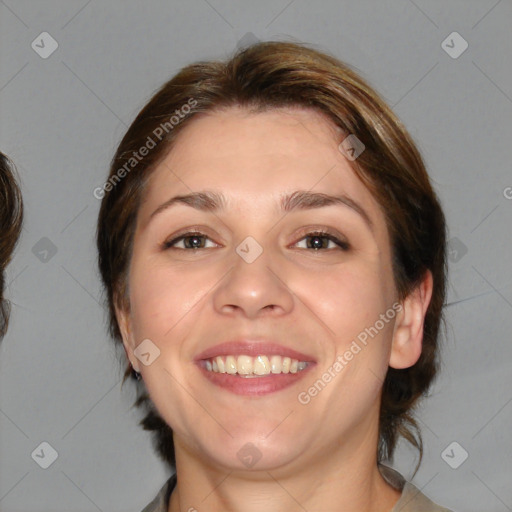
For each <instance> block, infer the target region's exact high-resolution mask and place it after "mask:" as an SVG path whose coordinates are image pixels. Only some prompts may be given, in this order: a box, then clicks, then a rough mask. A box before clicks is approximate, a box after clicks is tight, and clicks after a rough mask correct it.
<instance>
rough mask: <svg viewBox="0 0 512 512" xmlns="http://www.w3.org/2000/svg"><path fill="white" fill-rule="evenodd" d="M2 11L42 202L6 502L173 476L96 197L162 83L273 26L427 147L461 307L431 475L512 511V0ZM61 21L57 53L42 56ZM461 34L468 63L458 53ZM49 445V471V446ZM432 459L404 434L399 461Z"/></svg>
mask: <svg viewBox="0 0 512 512" xmlns="http://www.w3.org/2000/svg"><path fill="white" fill-rule="evenodd" d="M0 17H1V31H0V34H1V39H2V46H1V75H0V101H1V109H2V110H1V146H0V147H1V149H2V150H3V151H4V152H5V153H7V154H8V155H9V156H10V157H11V158H12V159H13V160H14V162H15V163H16V165H17V168H18V171H19V174H20V176H21V182H22V188H23V194H24V198H25V204H26V222H25V225H24V229H23V236H22V239H21V242H20V245H19V246H18V249H17V251H16V256H15V259H14V261H13V263H12V264H11V266H10V267H9V269H8V283H9V286H8V289H7V295H8V297H10V298H11V299H12V301H13V302H14V306H13V314H12V323H11V326H10V330H9V332H8V334H7V337H6V338H5V339H4V340H3V342H2V344H1V346H0V367H1V370H0V382H1V391H0V399H1V400H0V448H1V456H0V510H1V511H5V512H14V511H19V512H22V511H23V512H28V511H45V512H49V511H67V512H75V511H77V512H78V511H84V512H85V511H96V510H101V511H105V512H107V511H112V512H114V511H130V512H137V511H140V510H141V509H142V508H143V506H144V505H146V504H147V503H148V502H149V501H150V500H151V499H152V498H153V496H154V494H155V493H156V491H157V490H158V489H159V488H160V486H161V485H162V484H163V482H164V480H165V479H166V478H167V476H168V475H167V474H166V469H165V466H164V465H163V464H162V463H160V461H159V460H158V459H157V458H156V455H155V454H154V453H153V451H152V447H151V443H150V435H149V434H148V433H147V432H144V431H143V430H142V429H141V428H140V427H138V426H137V421H138V420H139V414H138V412H137V411H136V409H130V407H131V405H132V403H133V399H134V397H135V394H134V390H133V389H132V388H131V384H128V385H127V386H125V387H124V388H123V390H121V388H120V381H121V378H122V369H121V367H120V366H119V365H118V363H117V359H116V353H115V351H114V349H113V348H112V347H113V344H112V343H111V341H109V339H108V337H107V334H106V329H105V319H106V315H105V314H104V311H103V310H102V308H101V290H100V284H99V279H98V274H97V270H96V253H95V245H94V231H95V222H96V217H97V212H98V208H99V201H98V200H97V199H95V197H94V196H93V190H94V188H95V187H97V186H100V185H101V184H102V183H103V182H104V180H105V178H106V175H107V169H108V164H109V160H110V158H111V157H112V154H113V152H114V150H115V147H116V144H117V143H118V142H119V140H120V138H121V136H122V135H123V133H124V132H125V130H126V128H127V126H128V125H129V124H130V123H131V121H132V120H133V118H134V116H135V115H136V113H137V112H138V111H139V109H140V108H141V107H142V106H143V105H144V103H145V102H146V101H147V100H148V99H149V97H150V96H151V94H152V93H153V92H154V91H155V90H156V88H158V87H159V86H160V85H161V84H162V83H163V82H164V81H166V80H167V79H169V78H170V77H171V76H172V75H173V74H174V73H175V72H177V71H178V69H179V68H180V67H182V66H183V65H186V64H188V63H190V62H192V61H194V60H198V59H209V58H223V57H225V56H226V55H227V54H228V53H230V52H231V51H232V50H233V49H234V48H235V47H237V45H238V44H246V43H247V42H250V41H252V40H255V39H256V38H258V39H262V40H264V39H265V40H267V39H281V40H292V41H293V40H295V41H302V42H309V43H312V44H314V45H316V47H317V48H319V49H323V50H326V51H328V52H331V53H332V54H334V55H336V56H337V57H339V58H340V59H342V60H345V61H346V62H348V63H349V64H351V65H352V66H354V67H355V68H356V69H357V70H359V72H360V73H361V74H362V75H363V77H365V78H366V79H367V80H368V81H369V82H370V83H371V84H372V85H373V86H374V87H375V88H376V89H377V90H378V91H379V92H380V93H381V94H382V95H383V97H384V98H385V99H386V100H387V101H388V103H389V104H390V105H391V106H392V107H394V110H395V112H396V113H397V114H398V115H399V117H400V118H401V119H402V120H403V121H404V123H405V125H406V126H407V127H408V129H409V130H410V132H411V134H412V136H413V137H414V138H415V140H416V141H417V143H418V145H419V147H420V150H421V151H422V154H423V156H424V157H425V160H426V163H427V166H428V169H429V172H430V174H431V176H432V179H433V181H434V183H435V187H436V189H437V191H438V193H439V195H440V198H441V200H442V203H443V206H444V208H445V212H446V216H447V220H448V225H449V238H450V239H451V243H450V247H451V251H450V289H449V297H448V302H449V303H451V305H450V306H449V307H448V308H447V324H448V335H447V337H446V339H445V340H444V343H443V345H444V351H443V368H442V373H441V376H440V378H439V379H438V380H437V382H436V385H435V386H434V388H433V389H432V393H431V394H432V396H431V398H430V399H429V400H427V401H426V402H425V403H424V405H423V406H422V408H421V409H420V411H419V418H420V424H421V426H422V428H423V436H424V441H425V459H424V463H423V465H422V467H421V469H420V470H419V472H418V473H417V475H416V477H415V478H414V483H415V484H416V485H417V486H418V487H419V488H421V489H422V490H423V492H424V493H426V494H427V495H429V496H431V497H433V498H434V499H435V500H436V501H438V502H439V503H441V504H443V505H445V506H447V507H449V508H453V509H455V510H456V511H459V512H476V511H482V510H485V511H486V512H502V511H507V510H512V485H511V482H512V467H511V465H512V463H511V460H512V440H511V436H510V432H511V418H512V403H511V402H512V386H511V384H512V376H511V375H512V372H511V369H512V365H511V360H512V358H511V356H512V343H511V335H510V331H511V329H512V279H511V268H512V257H511V254H512V251H511V249H512V247H511V245H512V243H511V238H512V237H511V229H510V225H511V223H512V200H511V199H507V197H506V195H508V196H509V197H510V196H512V190H511V189H507V187H512V172H511V170H512V169H511V161H512V160H511V150H510V148H511V134H512V130H511V128H512V73H511V70H512V31H511V25H512V2H511V1H510V0H501V1H497V0H481V1H476V0H466V1H462V0H460V1H441V0H436V1H427V0H415V1H414V2H413V1H411V0H393V1H386V2H382V1H372V2H370V1H359V2H354V1H345V0H342V1H339V0H338V1H334V0H332V1H321V2H317V3H316V4H313V2H306V1H305V0H295V1H290V0H281V1H275V0H274V1H270V0H264V1H260V2H257V3H256V2H248V1H246V2H235V1H233V0H191V1H189V2H177V1H176V0H174V1H170V2H165V1H163V0H161V1H149V2H143V1H134V0H126V1H121V0H115V1H108V2H105V1H103V2H102V1H99V0H90V1H87V0H73V1H69V0H66V1H65V0H61V1H28V0H4V1H0ZM45 31H46V32H48V33H50V34H51V36H52V37H53V38H54V39H55V40H56V41H57V42H58V45H59V46H58V49H57V50H56V51H55V52H54V53H53V54H52V55H51V56H50V57H48V58H46V59H43V58H41V57H40V56H39V54H38V53H36V51H34V50H33V49H32V47H31V43H32V41H34V40H36V42H37V41H40V38H38V36H39V34H41V33H42V32H45ZM453 31H456V32H458V33H459V34H460V35H461V36H462V37H463V38H464V39H465V40H466V41H467V42H468V44H469V46H468V48H467V50H466V51H465V52H464V53H462V54H461V55H460V56H459V57H458V58H452V57H451V56H450V55H449V54H448V53H447V52H446V51H445V50H444V49H443V48H442V46H441V43H442V42H443V41H444V40H445V39H446V38H447V36H448V35H449V34H451V33H452V32H453ZM37 38H38V39H37ZM241 40H242V43H240V41H241ZM39 44H40V45H41V43H39ZM448 44H449V45H450V46H453V48H452V52H453V51H458V50H459V49H460V48H461V46H460V41H459V42H457V41H455V40H454V41H453V42H451V40H450V39H449V40H448ZM45 47H46V48H48V45H47V44H45ZM507 190H508V191H509V193H508V194H507ZM41 239H43V240H42V241H41ZM47 239H48V240H50V241H51V243H50V242H48V240H47ZM53 246H54V247H55V248H54V249H53V251H55V250H56V253H55V254H53V253H52V252H51V250H50V252H48V253H44V250H45V249H48V248H53ZM466 251H467V252H466ZM121 350H122V349H121ZM453 441H456V442H457V443H459V445H460V446H461V448H459V447H456V448H455V449H454V450H453V451H451V450H448V454H449V455H450V462H452V464H454V463H456V462H460V460H461V457H462V455H463V453H464V452H463V451H462V449H464V450H465V451H467V453H468V454H469V456H468V458H467V460H466V461H464V463H462V464H461V465H460V466H459V467H458V468H457V469H453V468H452V467H450V466H449V465H448V464H447V463H446V462H445V460H444V459H443V457H442V455H441V454H442V453H443V451H444V450H445V448H446V447H448V446H449V445H450V443H452V442H453ZM42 442H47V443H49V444H50V445H51V446H52V447H53V448H54V449H55V450H56V451H57V452H58V458H57V460H56V461H55V462H54V463H53V464H52V465H51V466H50V467H49V468H48V469H42V468H41V467H40V466H39V465H38V464H36V462H35V460H34V458H32V457H31V454H32V453H33V451H34V450H35V449H36V448H38V447H39V445H40V443H42ZM47 453H48V451H47ZM445 458H446V456H445ZM415 462H416V459H415V458H414V452H413V451H412V450H411V449H410V448H408V447H407V445H406V444H401V445H400V447H399V450H398V453H397V457H396V460H395V467H396V468H397V469H399V470H400V471H402V472H403V473H404V474H405V475H406V476H407V477H410V475H411V474H412V471H413V468H414V465H415Z"/></svg>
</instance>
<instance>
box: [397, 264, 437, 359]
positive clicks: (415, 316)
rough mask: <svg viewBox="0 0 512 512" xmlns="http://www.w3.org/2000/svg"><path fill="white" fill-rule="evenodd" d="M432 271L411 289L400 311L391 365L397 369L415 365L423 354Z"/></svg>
mask: <svg viewBox="0 0 512 512" xmlns="http://www.w3.org/2000/svg"><path fill="white" fill-rule="evenodd" d="M432 289H433V279H432V272H430V270H427V271H426V272H425V275H424V276H423V278H422V280H421V282H420V284H418V286H416V288H414V290H412V291H411V293H410V294H409V295H408V296H407V297H406V298H405V300H404V302H403V304H402V310H401V311H399V312H398V314H397V318H396V322H395V328H394V331H393V341H392V345H391V355H390V358H389V366H391V367H392V368H396V369H402V368H409V367H411V366H413V365H414V364H415V363H416V361H418V359H419V358H420V356H421V349H422V345H423V325H424V321H425V314H426V312H427V308H428V305H429V304H430V299H431V297H432Z"/></svg>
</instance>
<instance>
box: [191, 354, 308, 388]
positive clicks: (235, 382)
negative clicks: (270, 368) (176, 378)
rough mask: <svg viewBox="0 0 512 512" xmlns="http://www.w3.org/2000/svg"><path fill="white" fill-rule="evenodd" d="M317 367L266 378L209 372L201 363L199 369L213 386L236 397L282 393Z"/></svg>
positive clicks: (198, 365)
mask: <svg viewBox="0 0 512 512" xmlns="http://www.w3.org/2000/svg"><path fill="white" fill-rule="evenodd" d="M314 366H315V363H311V364H309V365H308V366H306V368H304V370H301V371H300V372H297V373H276V374H270V375H268V376H265V377H252V378H247V377H240V376H238V374H235V375H230V374H229V373H216V372H209V371H208V370H207V369H206V368H204V366H202V365H201V364H200V363H199V362H198V364H197V367H198V368H199V370H200V372H201V373H202V374H203V376H204V377H206V378H207V379H208V380H209V381H210V382H211V383H212V384H215V385H216V386H218V387H220V388H223V389H225V390H226V391H230V392H231V393H235V394H236V395H246V396H262V395H268V394H269V393H275V392H276V391H281V390H282V389H285V388H287V387H289V386H293V384H295V383H297V382H298V381H299V380H301V379H302V378H303V377H304V376H305V375H306V374H307V373H308V372H309V370H311V369H312V368H313V367H314Z"/></svg>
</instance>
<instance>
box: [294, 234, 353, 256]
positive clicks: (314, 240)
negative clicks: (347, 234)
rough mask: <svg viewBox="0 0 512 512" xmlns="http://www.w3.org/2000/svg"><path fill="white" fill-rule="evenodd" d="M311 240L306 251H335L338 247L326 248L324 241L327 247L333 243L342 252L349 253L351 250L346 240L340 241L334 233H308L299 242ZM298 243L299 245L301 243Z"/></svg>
mask: <svg viewBox="0 0 512 512" xmlns="http://www.w3.org/2000/svg"><path fill="white" fill-rule="evenodd" d="M307 239H311V242H310V243H307V242H306V247H305V249H314V251H315V252H317V251H319V250H329V249H335V248H336V247H332V246H331V247H330V248H329V247H326V246H325V243H324V241H326V242H327V245H329V242H331V243H333V244H334V245H337V246H338V247H339V248H340V249H341V250H343V251H348V250H349V248H350V245H349V243H348V242H346V241H345V240H340V239H339V238H338V237H336V236H335V235H334V234H333V233H330V232H329V231H323V230H318V231H312V232H310V233H306V234H305V235H303V237H302V238H301V239H300V240H299V242H300V241H302V240H307ZM299 242H297V243H299Z"/></svg>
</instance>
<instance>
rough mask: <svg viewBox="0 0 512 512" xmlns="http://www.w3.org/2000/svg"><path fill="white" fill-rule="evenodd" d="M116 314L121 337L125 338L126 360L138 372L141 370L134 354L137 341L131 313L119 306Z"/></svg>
mask: <svg viewBox="0 0 512 512" xmlns="http://www.w3.org/2000/svg"><path fill="white" fill-rule="evenodd" d="M114 309H115V312H116V319H117V324H118V325H119V330H120V331H121V336H122V337H123V347H124V351H125V353H126V358H127V359H128V360H129V361H130V362H131V364H132V367H133V369H134V370H135V371H136V372H138V371H139V370H140V368H139V365H138V364H137V361H138V359H137V358H136V357H135V355H134V354H133V351H134V350H135V348H136V347H135V340H134V337H133V330H132V324H131V319H130V312H129V309H128V307H126V306H124V307H122V308H121V307H120V306H118V305H117V301H116V305H115V306H114Z"/></svg>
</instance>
